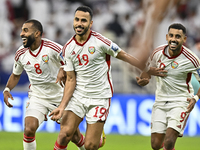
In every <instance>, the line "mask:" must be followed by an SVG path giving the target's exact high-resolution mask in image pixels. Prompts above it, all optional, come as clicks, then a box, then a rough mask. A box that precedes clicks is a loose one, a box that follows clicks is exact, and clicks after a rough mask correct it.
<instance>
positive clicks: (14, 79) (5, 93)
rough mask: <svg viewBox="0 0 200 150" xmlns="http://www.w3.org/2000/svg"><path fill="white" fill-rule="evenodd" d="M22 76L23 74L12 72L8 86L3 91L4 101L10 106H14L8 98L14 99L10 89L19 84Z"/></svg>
mask: <svg viewBox="0 0 200 150" xmlns="http://www.w3.org/2000/svg"><path fill="white" fill-rule="evenodd" d="M20 76H21V75H15V74H13V73H12V74H11V75H10V77H9V79H8V82H7V84H6V88H5V90H4V91H3V96H4V102H5V104H6V105H7V106H8V107H13V105H12V104H10V103H9V102H8V98H10V99H12V100H14V99H13V97H12V95H11V94H10V91H11V90H12V89H13V88H14V87H15V86H16V85H17V83H18V82H19V79H20Z"/></svg>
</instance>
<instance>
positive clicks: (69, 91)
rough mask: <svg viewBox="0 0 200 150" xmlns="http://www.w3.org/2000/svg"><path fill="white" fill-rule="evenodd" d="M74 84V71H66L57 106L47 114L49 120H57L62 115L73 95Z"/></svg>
mask: <svg viewBox="0 0 200 150" xmlns="http://www.w3.org/2000/svg"><path fill="white" fill-rule="evenodd" d="M75 86H76V76H75V72H74V71H70V72H67V80H66V83H65V88H64V94H63V98H62V101H61V103H60V105H59V106H58V108H56V109H54V110H53V111H52V112H51V113H50V114H49V116H51V120H53V121H58V120H59V119H60V118H61V117H62V115H63V112H64V110H65V108H66V106H67V104H68V103H69V101H70V99H71V97H72V95H73V92H74V90H75Z"/></svg>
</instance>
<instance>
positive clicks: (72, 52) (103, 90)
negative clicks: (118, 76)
mask: <svg viewBox="0 0 200 150" xmlns="http://www.w3.org/2000/svg"><path fill="white" fill-rule="evenodd" d="M120 51H121V49H120V48H119V47H118V46H117V45H116V44H115V43H113V42H112V41H110V40H109V39H107V38H105V37H104V36H102V35H101V34H99V33H97V32H94V31H91V32H90V35H89V37H88V39H87V41H86V42H84V43H83V44H80V43H78V42H77V41H76V39H75V38H74V37H72V38H71V39H70V40H69V41H68V42H67V43H66V44H65V45H64V47H63V55H64V59H65V61H66V65H65V67H64V70H65V71H73V70H74V71H75V72H76V88H75V91H74V95H76V96H77V95H78V96H84V97H91V98H110V97H112V95H113V86H112V78H111V65H110V61H111V60H110V56H113V57H116V56H117V54H118V53H119V52H120Z"/></svg>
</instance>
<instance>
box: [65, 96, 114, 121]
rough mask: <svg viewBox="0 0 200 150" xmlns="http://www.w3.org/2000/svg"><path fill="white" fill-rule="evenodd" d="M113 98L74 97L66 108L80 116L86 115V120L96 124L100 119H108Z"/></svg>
mask: <svg viewBox="0 0 200 150" xmlns="http://www.w3.org/2000/svg"><path fill="white" fill-rule="evenodd" d="M110 102H111V98H101V99H97V98H86V97H81V98H76V97H74V96H73V97H72V98H71V100H70V101H69V103H68V105H67V107H66V109H65V110H70V111H72V112H73V113H75V114H76V115H77V116H79V117H80V118H84V117H85V116H86V121H87V123H89V124H94V123H96V122H98V121H106V119H107V116H108V113H109V108H110Z"/></svg>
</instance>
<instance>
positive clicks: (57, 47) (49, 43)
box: [42, 38, 62, 53]
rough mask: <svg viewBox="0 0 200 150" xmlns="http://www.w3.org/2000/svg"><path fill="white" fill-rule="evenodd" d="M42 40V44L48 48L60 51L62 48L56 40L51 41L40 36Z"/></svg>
mask: <svg viewBox="0 0 200 150" xmlns="http://www.w3.org/2000/svg"><path fill="white" fill-rule="evenodd" d="M42 41H43V46H44V47H47V48H50V49H51V50H53V51H56V52H58V53H60V51H61V49H62V45H60V44H59V43H57V42H54V41H51V40H49V39H46V38H42Z"/></svg>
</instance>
